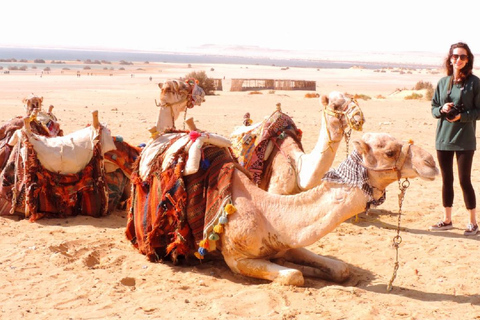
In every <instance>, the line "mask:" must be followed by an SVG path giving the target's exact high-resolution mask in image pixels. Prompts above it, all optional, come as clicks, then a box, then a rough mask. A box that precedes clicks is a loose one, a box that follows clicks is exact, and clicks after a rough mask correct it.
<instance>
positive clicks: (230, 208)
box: [225, 203, 237, 214]
mask: <svg viewBox="0 0 480 320" xmlns="http://www.w3.org/2000/svg"><path fill="white" fill-rule="evenodd" d="M235 211H237V208H235V207H234V206H233V204H231V203H229V204H227V205H226V206H225V212H226V213H227V214H232V213H234V212H235Z"/></svg>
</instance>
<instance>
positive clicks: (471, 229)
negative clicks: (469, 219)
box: [463, 223, 478, 236]
mask: <svg viewBox="0 0 480 320" xmlns="http://www.w3.org/2000/svg"><path fill="white" fill-rule="evenodd" d="M477 232H478V224H476V225H473V224H472V223H469V224H468V225H467V229H465V232H464V233H463V234H464V235H465V236H474V235H476V234H477Z"/></svg>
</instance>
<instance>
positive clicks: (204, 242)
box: [198, 239, 208, 248]
mask: <svg viewBox="0 0 480 320" xmlns="http://www.w3.org/2000/svg"><path fill="white" fill-rule="evenodd" d="M198 246H199V247H201V248H207V247H208V243H207V240H206V239H203V240H201V241H200V242H199V243H198Z"/></svg>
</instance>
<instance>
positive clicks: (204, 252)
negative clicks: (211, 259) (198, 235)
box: [198, 247, 207, 256]
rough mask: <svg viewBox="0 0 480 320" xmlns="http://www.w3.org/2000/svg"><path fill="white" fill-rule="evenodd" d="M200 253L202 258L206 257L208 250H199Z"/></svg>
mask: <svg viewBox="0 0 480 320" xmlns="http://www.w3.org/2000/svg"><path fill="white" fill-rule="evenodd" d="M198 253H200V254H201V255H202V256H204V255H206V254H207V249H205V248H202V247H200V248H198Z"/></svg>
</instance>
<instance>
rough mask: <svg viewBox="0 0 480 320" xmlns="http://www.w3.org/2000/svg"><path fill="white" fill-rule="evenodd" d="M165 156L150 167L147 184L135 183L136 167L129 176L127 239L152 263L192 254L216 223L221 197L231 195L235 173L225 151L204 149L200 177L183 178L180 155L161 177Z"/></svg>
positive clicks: (183, 156)
mask: <svg viewBox="0 0 480 320" xmlns="http://www.w3.org/2000/svg"><path fill="white" fill-rule="evenodd" d="M166 151H167V150H163V152H161V153H159V154H157V156H156V158H155V159H154V161H152V162H151V163H152V166H153V168H152V169H151V170H150V174H149V176H148V177H147V178H146V179H145V180H141V179H140V178H139V175H138V167H137V168H135V170H134V171H133V174H132V183H133V194H132V207H131V210H130V212H129V216H128V222H127V229H126V236H127V239H129V240H130V241H131V242H132V244H133V245H134V246H135V247H136V248H137V249H138V250H139V251H140V252H141V253H142V254H145V255H146V256H147V258H148V259H149V260H150V261H158V260H160V259H164V258H166V257H167V256H168V257H170V258H171V259H172V260H173V261H176V260H177V257H178V256H179V255H183V256H186V255H188V254H189V253H192V252H193V251H195V250H196V248H197V243H198V241H199V240H201V239H202V237H203V232H204V226H205V225H209V222H210V220H211V219H215V218H216V217H217V215H218V212H219V211H220V210H221V209H223V208H220V205H221V203H222V199H223V197H225V196H227V195H230V191H231V188H230V184H231V176H232V173H233V169H234V167H235V163H234V162H233V160H232V159H231V157H230V156H229V154H228V152H227V151H226V150H225V149H222V148H218V147H214V146H211V145H207V146H205V147H204V148H203V150H202V152H203V159H202V165H201V166H200V169H199V170H198V172H197V173H196V174H193V175H190V176H187V177H183V176H182V170H183V169H184V167H185V162H186V157H187V155H188V153H187V152H186V151H185V149H184V148H182V149H180V150H178V151H177V152H176V154H175V155H174V161H172V162H171V165H170V166H169V167H168V168H167V169H165V170H164V171H161V168H162V161H163V158H164V156H165V153H166ZM137 164H138V162H137Z"/></svg>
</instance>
